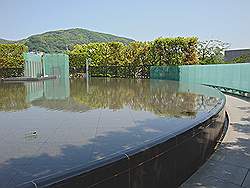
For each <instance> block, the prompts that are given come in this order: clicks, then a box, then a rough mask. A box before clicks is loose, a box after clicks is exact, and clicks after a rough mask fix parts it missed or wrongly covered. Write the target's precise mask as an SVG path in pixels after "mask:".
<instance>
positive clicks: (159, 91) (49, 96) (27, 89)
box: [0, 78, 218, 117]
mask: <svg viewBox="0 0 250 188" xmlns="http://www.w3.org/2000/svg"><path fill="white" fill-rule="evenodd" d="M209 92H210V93H209ZM211 92H212V93H211ZM205 94H206V95H205ZM209 95H210V96H209ZM214 96H215V92H214V91H213V90H211V89H209V90H208V91H206V88H205V87H201V86H195V87H193V88H192V87H191V86H190V85H185V84H180V83H177V82H168V81H160V80H136V79H109V78H91V79H88V80H85V79H75V80H68V79H58V80H47V81H44V82H27V83H15V84H13V83H1V84H0V110H1V111H6V112H7V111H19V110H24V109H28V108H30V107H32V106H38V107H42V108H46V109H49V110H57V111H60V110H63V111H72V112H86V111H88V110H90V109H104V108H107V109H111V110H119V109H123V108H124V107H129V108H131V109H132V110H136V111H149V112H153V113H155V114H157V115H160V116H174V117H182V116H195V114H196V113H197V111H199V110H202V111H203V110H208V108H210V107H212V106H214V104H216V103H217V102H218V98H216V97H214Z"/></svg>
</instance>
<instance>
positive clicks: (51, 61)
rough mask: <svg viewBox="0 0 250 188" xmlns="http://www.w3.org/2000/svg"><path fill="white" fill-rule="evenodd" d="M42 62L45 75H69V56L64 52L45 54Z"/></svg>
mask: <svg viewBox="0 0 250 188" xmlns="http://www.w3.org/2000/svg"><path fill="white" fill-rule="evenodd" d="M43 63H44V67H45V74H46V75H55V76H58V77H66V78H68V77H69V56H68V55H66V54H45V55H44V56H43Z"/></svg>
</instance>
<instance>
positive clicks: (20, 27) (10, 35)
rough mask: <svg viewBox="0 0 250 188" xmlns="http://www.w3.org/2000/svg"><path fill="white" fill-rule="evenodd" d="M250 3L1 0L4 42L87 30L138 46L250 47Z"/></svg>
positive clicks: (238, 0) (232, 0) (0, 24)
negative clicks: (184, 42) (167, 42)
mask: <svg viewBox="0 0 250 188" xmlns="http://www.w3.org/2000/svg"><path fill="white" fill-rule="evenodd" d="M249 8H250V0H0V38H4V39H10V40H17V39H23V38H26V37H28V36H30V35H32V34H38V33H43V32H45V31H50V30H57V29H69V28H76V27H77V28H85V29H89V30H93V31H99V32H105V33H111V34H115V35H119V36H124V37H128V38H132V39H135V40H139V41H150V40H153V39H155V38H158V37H177V36H196V37H198V38H199V39H200V40H201V41H202V40H209V39H219V40H222V41H224V42H228V43H230V44H231V47H230V48H250V11H249Z"/></svg>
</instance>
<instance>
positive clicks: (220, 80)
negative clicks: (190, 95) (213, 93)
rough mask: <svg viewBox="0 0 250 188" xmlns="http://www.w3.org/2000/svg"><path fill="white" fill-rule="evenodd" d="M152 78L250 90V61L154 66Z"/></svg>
mask: <svg viewBox="0 0 250 188" xmlns="http://www.w3.org/2000/svg"><path fill="white" fill-rule="evenodd" d="M150 78H152V79H165V80H175V81H180V82H186V83H197V84H205V85H211V86H216V87H222V88H228V89H233V90H238V91H242V92H247V93H249V92H250V63H239V64H213V65H183V66H152V67H151V68H150Z"/></svg>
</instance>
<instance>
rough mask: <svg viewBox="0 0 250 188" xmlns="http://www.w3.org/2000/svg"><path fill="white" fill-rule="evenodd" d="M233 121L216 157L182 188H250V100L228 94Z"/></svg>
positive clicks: (230, 114) (228, 110) (214, 155)
mask: <svg viewBox="0 0 250 188" xmlns="http://www.w3.org/2000/svg"><path fill="white" fill-rule="evenodd" d="M226 109H227V112H228V114H229V119H230V125H229V128H228V131H227V133H226V136H225V138H224V140H223V142H222V144H221V145H220V146H219V147H218V149H217V151H216V152H215V153H214V154H213V155H212V157H211V158H210V159H209V160H208V161H207V162H206V163H205V164H204V165H203V166H202V167H201V168H200V169H199V170H198V171H197V172H196V173H195V174H194V175H193V176H192V177H191V178H189V179H188V180H187V182H185V183H184V184H183V185H182V186H181V188H191V187H192V188H193V187H194V188H205V187H206V188H207V187H208V188H215V187H216V188H240V187H246V188H250V101H249V100H248V101H247V100H244V99H239V98H236V97H232V96H227V104H226Z"/></svg>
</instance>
